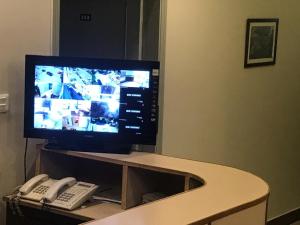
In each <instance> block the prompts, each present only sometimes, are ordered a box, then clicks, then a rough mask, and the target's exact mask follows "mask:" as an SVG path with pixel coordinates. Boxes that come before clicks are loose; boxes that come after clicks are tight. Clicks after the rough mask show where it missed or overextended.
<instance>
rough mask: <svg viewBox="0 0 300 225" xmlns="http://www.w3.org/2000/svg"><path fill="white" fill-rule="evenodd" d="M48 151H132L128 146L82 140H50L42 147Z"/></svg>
mask: <svg viewBox="0 0 300 225" xmlns="http://www.w3.org/2000/svg"><path fill="white" fill-rule="evenodd" d="M44 147H45V148H46V149H49V150H69V151H81V152H102V153H117V154H129V153H130V152H131V149H132V145H130V144H103V143H95V142H91V141H82V140H72V141H71V140H58V139H50V140H48V142H47V144H46V145H45V146H44Z"/></svg>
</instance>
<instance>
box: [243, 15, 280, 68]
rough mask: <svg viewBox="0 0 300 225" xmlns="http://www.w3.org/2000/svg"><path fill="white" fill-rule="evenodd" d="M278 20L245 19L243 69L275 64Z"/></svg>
mask: <svg viewBox="0 0 300 225" xmlns="http://www.w3.org/2000/svg"><path fill="white" fill-rule="evenodd" d="M278 26H279V19H278V18H270V19H247V30H246V49H245V61H244V67H245V68H249V67H255V66H267V65H274V64H275V63H276V52H277V37H278Z"/></svg>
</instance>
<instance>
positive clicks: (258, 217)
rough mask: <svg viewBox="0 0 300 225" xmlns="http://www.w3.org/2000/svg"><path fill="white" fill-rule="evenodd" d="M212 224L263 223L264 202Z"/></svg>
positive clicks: (238, 224)
mask: <svg viewBox="0 0 300 225" xmlns="http://www.w3.org/2000/svg"><path fill="white" fill-rule="evenodd" d="M211 224H212V225H241V224H242V225H254V224H255V225H265V224H266V202H263V203H261V204H259V205H256V206H253V207H251V208H248V209H245V210H242V211H240V212H238V213H235V214H232V215H229V216H227V217H224V218H222V219H219V220H216V221H214V222H212V223H211Z"/></svg>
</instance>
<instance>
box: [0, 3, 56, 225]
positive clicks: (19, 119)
mask: <svg viewBox="0 0 300 225" xmlns="http://www.w3.org/2000/svg"><path fill="white" fill-rule="evenodd" d="M0 5H1V7H0V93H7V92H8V93H9V94H10V97H11V104H10V112H9V113H8V114H0V198H2V196H3V195H5V194H7V193H9V192H10V191H12V189H13V187H15V186H17V185H19V184H21V183H22V182H23V179H24V177H23V174H24V172H23V154H24V145H25V142H24V139H23V138H22V136H23V98H24V94H23V92H24V89H23V86H24V56H25V54H49V53H50V49H51V46H50V44H51V42H50V40H51V39H50V37H51V14H52V13H51V12H52V10H51V8H52V1H51V0H42V1H41V0H26V1H24V0H0ZM32 153H33V149H32V148H30V149H29V157H28V162H29V164H30V162H32V158H33V157H32V156H33V154H32ZM29 169H30V165H29ZM1 202H2V201H0V203H1ZM3 218H4V211H3V203H1V204H0V224H3Z"/></svg>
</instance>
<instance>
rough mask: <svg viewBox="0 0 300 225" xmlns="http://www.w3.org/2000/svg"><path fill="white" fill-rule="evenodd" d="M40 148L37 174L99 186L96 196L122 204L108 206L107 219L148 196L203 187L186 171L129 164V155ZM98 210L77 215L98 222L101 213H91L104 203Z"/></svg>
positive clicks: (87, 209) (134, 205)
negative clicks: (72, 178)
mask: <svg viewBox="0 0 300 225" xmlns="http://www.w3.org/2000/svg"><path fill="white" fill-rule="evenodd" d="M37 149H38V152H39V155H38V160H37V164H36V174H41V173H46V174H48V175H49V176H50V177H52V178H54V179H61V178H63V177H67V176H72V177H75V178H76V179H77V180H80V181H84V182H90V183H95V184H97V185H99V189H98V190H99V191H98V192H97V193H96V195H97V196H99V197H105V198H109V199H114V200H117V201H120V202H121V204H120V205H116V204H111V205H105V207H104V208H105V209H104V211H105V212H108V213H107V214H105V215H104V216H110V215H113V214H114V213H119V212H120V211H122V210H126V209H129V208H132V207H136V206H139V205H141V204H143V201H142V197H143V195H144V194H147V193H154V192H155V193H161V194H163V196H165V197H168V196H171V195H175V194H178V193H182V192H184V191H188V190H190V189H194V188H197V187H200V186H201V185H203V182H202V180H201V179H200V178H197V177H191V175H189V174H186V173H183V172H178V171H172V170H167V169H163V168H156V167H151V166H146V165H145V166H144V165H139V164H135V163H131V162H128V161H126V157H128V155H118V154H102V153H87V152H74V151H59V150H48V149H44V148H43V146H41V145H38V146H37ZM134 154H135V153H132V154H131V155H130V157H132V155H134ZM137 154H138V153H137ZM124 159H125V160H124ZM97 207H100V208H99V209H97V210H94V208H95V206H94V208H93V207H87V208H85V209H81V210H79V211H76V210H75V211H74V212H75V214H76V215H80V216H81V217H82V218H83V217H84V215H88V216H86V219H99V216H97V215H98V213H95V214H93V213H90V211H98V212H99V211H101V210H102V211H103V205H102V204H101V205H100V206H97ZM110 209H111V210H110ZM100 214H101V213H100Z"/></svg>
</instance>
